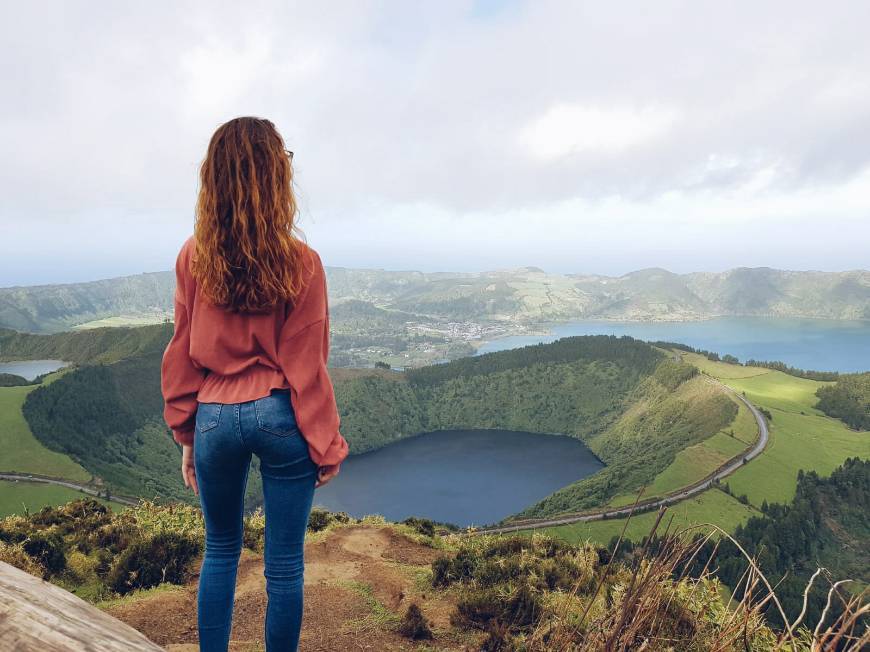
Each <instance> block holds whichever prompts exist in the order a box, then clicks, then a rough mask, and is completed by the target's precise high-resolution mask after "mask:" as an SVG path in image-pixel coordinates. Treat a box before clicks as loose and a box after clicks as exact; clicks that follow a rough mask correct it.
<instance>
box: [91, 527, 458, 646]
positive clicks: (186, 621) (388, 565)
mask: <svg viewBox="0 0 870 652" xmlns="http://www.w3.org/2000/svg"><path fill="white" fill-rule="evenodd" d="M437 555H438V553H437V551H435V550H433V549H431V548H428V547H426V546H422V545H419V544H416V543H413V542H411V541H409V540H408V539H406V538H405V537H403V536H401V535H399V534H397V533H396V532H394V531H393V530H392V529H391V528H389V527H378V526H360V525H357V526H352V527H346V528H341V529H338V530H336V531H334V532H332V533H331V534H330V535H328V536H327V537H325V538H323V539H322V540H319V541H316V542H313V543H309V544H307V545H306V548H305V615H304V622H303V627H302V641H301V643H300V650H302V651H308V652H314V651H317V652H320V651H323V652H326V651H330V652H331V651H334V650H349V651H355V650H371V651H373V652H377V651H380V650H417V649H419V647H420V646H419V645H418V644H416V643H414V642H412V641H408V640H407V639H404V638H402V637H401V636H399V635H398V634H396V633H395V632H394V631H393V629H394V628H393V627H392V625H393V624H394V623H395V622H396V619H397V616H401V615H403V614H404V612H405V610H406V609H407V607H408V605H409V604H410V603H411V602H417V603H418V604H419V605H420V607H421V609H422V610H423V612H424V614H425V615H426V616H427V617H428V618H429V619H430V620H431V621H432V622H433V624H434V627H435V633H436V641H434V645H435V647H436V649H438V650H466V649H474V648H473V647H469V646H467V645H466V644H467V643H468V642H469V641H465V640H458V639H457V638H456V637H457V634H456V632H455V631H454V630H452V629H451V628H450V625H449V615H450V612H451V611H452V609H453V605H452V603H450V602H449V601H447V600H446V599H445V598H442V597H439V596H435V595H432V594H431V592H429V591H427V587H426V583H425V581H424V579H421V578H425V571H426V569H428V568H429V565H430V564H431V562H432V560H433V559H434V558H435V557H436V556H437ZM197 583H198V577H195V578H193V579H192V580H191V582H190V583H189V584H188V585H187V586H184V587H180V588H178V589H177V590H172V591H167V592H163V593H157V594H155V595H151V596H146V597H143V598H140V599H138V600H135V601H133V602H130V603H125V604H120V605H116V606H113V607H111V608H110V609H108V610H107V611H108V612H109V613H110V614H111V615H113V616H115V617H116V618H119V619H120V620H122V621H124V622H126V623H127V624H129V625H131V626H133V627H134V628H136V629H138V630H139V631H141V632H142V633H144V634H145V635H146V636H148V637H149V638H150V639H151V640H153V641H154V642H155V643H157V644H158V645H161V646H163V647H164V648H165V649H167V650H171V651H173V652H187V651H191V652H195V651H196V650H198V646H197V644H196V641H197V635H196V590H197ZM265 612H266V581H265V578H264V577H263V559H262V556H261V555H258V554H254V553H252V552H250V551H247V550H246V551H244V552H243V554H242V558H241V560H240V563H239V574H238V580H237V583H236V602H235V611H234V614H233V632H232V637H231V645H230V650H232V651H234V652H242V651H244V652H248V651H252V650H263V649H264V645H263V619H264V616H265Z"/></svg>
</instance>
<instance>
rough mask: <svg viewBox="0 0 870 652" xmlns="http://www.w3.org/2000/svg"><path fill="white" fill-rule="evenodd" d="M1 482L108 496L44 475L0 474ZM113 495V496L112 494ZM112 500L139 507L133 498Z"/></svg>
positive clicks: (90, 488) (118, 497)
mask: <svg viewBox="0 0 870 652" xmlns="http://www.w3.org/2000/svg"><path fill="white" fill-rule="evenodd" d="M0 480H12V481H16V480H17V481H20V482H38V483H42V484H54V485H57V486H59V487H68V488H69V489H75V490H76V491H82V492H84V493H86V494H89V495H91V496H97V497H99V498H103V497H104V496H105V494H106V491H105V489H104V490H102V491H100V490H98V489H94V488H93V487H91V486H89V485H86V484H79V483H77V482H72V481H70V480H61V479H60V478H49V477H48V476H44V475H31V474H29V473H0ZM110 495H111V494H110ZM111 500H113V501H114V502H116V503H123V504H124V505H138V504H139V501H138V500H136V499H133V498H127V497H124V496H114V495H112V496H111Z"/></svg>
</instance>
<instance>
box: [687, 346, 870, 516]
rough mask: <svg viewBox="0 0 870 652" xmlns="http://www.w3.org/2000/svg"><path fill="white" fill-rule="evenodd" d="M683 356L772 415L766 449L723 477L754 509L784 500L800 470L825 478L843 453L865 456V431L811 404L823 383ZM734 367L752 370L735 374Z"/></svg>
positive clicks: (868, 442)
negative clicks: (825, 413) (763, 503)
mask: <svg viewBox="0 0 870 652" xmlns="http://www.w3.org/2000/svg"><path fill="white" fill-rule="evenodd" d="M686 358H687V359H688V360H689V361H691V362H692V363H693V364H696V365H697V366H698V367H699V368H701V369H702V370H703V371H705V372H706V373H709V374H710V375H713V376H716V377H718V378H720V379H721V380H722V382H724V383H725V384H727V385H728V386H729V387H732V388H733V389H735V390H736V391H738V392H745V393H746V397H747V398H748V399H749V400H750V401H752V402H753V403H754V404H755V405H757V406H759V407H762V408H765V409H767V410H769V411H770V412H771V414H772V415H773V420H772V421H771V423H770V443H769V444H768V446H767V449H766V450H765V451H764V453H763V454H762V455H760V456H759V457H758V458H756V459H755V460H753V461H752V462H750V463H749V464H748V465H746V466H745V467H744V468H741V469H738V470H737V471H736V472H735V473H734V474H733V475H732V476H731V477H730V478H729V479H728V484H729V486H730V487H731V490H732V492H733V493H734V494H735V495H738V496H739V495H741V494H746V496H747V497H748V498H749V500H750V502H751V503H752V504H753V505H755V506H756V507H759V506H760V505H761V503H762V502H763V501H764V500H767V501H768V502H769V503H771V502H778V503H785V502H788V501H790V500H791V499H792V497H793V496H794V492H795V483H796V481H797V473H798V471H799V470H801V469H803V470H805V471H809V470H813V471H816V472H817V473H818V474H819V475H822V476H826V475H829V474H830V473H831V471H833V470H834V469H835V468H836V467H837V466H839V465H840V464H842V463H843V461H844V460H845V459H846V458H847V457H861V458H864V459H867V458H870V433H868V432H866V431H865V432H856V431H854V430H850V429H849V428H848V427H847V426H846V425H845V424H844V423H842V422H841V421H838V420H836V419H832V418H830V417H827V416H824V414H823V413H822V412H820V411H819V410H817V409H816V408H815V405H816V403H817V401H818V399H817V397H816V390H817V389H818V388H819V387H822V386H824V385H828V384H829V383H822V382H819V381H815V380H806V379H803V378H796V377H794V376H789V375H787V374H784V373H782V372H779V371H772V370H768V369H763V370H750V369H746V368H744V367H739V366H737V367H736V366H735V365H728V364H725V363H721V362H711V361H709V360H707V359H706V358H704V357H703V356H699V355H695V354H688V355H687V356H686ZM740 371H743V372H750V371H751V372H752V373H746V374H744V375H743V376H740V375H739V372H740ZM756 371H759V373H755V372H756Z"/></svg>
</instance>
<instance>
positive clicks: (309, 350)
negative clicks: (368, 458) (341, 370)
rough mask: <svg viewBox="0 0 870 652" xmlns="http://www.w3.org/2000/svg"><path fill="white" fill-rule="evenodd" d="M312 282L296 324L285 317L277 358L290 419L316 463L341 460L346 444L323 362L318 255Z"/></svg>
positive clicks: (325, 331) (322, 279)
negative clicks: (287, 388) (300, 319)
mask: <svg viewBox="0 0 870 652" xmlns="http://www.w3.org/2000/svg"><path fill="white" fill-rule="evenodd" d="M315 269H316V271H315V275H314V277H313V279H312V286H311V287H310V288H308V290H307V291H306V293H305V295H306V296H305V297H304V298H303V303H302V304H301V305H300V306H297V308H296V309H297V310H300V314H304V315H306V319H305V320H303V322H302V323H301V324H298V325H297V324H296V322H295V320H292V319H291V320H288V321H287V322H285V325H284V328H283V329H282V332H281V337H280V340H279V342H278V358H279V362H280V365H281V369H282V371H283V372H284V376H285V377H286V378H287V382H288V383H289V384H290V399H291V401H292V404H293V411H294V412H295V414H296V423H297V424H298V426H299V430H300V431H301V432H302V435H303V437H305V440H306V442H307V443H308V448H309V451H310V453H311V459H312V460H314V462H315V463H316V464H318V465H319V466H330V465H334V464H341V462H342V461H343V460H344V458H345V457H347V454H348V445H347V441H345V439H344V437H342V435H341V433H340V432H339V426H340V424H341V418H340V416H339V414H338V408H337V406H336V403H335V392H334V390H333V387H332V380H331V379H330V377H329V372H328V370H327V367H326V364H327V361H328V359H329V307H328V304H327V299H326V276H325V274H324V273H323V267H322V265H321V263H320V259H319V257H318V258H317V260H316V266H315Z"/></svg>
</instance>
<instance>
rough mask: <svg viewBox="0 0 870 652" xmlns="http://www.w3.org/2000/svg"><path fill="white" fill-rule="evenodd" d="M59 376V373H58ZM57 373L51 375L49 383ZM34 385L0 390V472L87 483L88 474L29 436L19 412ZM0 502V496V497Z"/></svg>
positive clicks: (34, 387)
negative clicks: (0, 452)
mask: <svg viewBox="0 0 870 652" xmlns="http://www.w3.org/2000/svg"><path fill="white" fill-rule="evenodd" d="M60 373H62V372H60ZM58 376H59V374H52V375H51V376H49V378H48V379H46V381H45V382H51V381H52V380H53V379H54V378H56V377H58ZM37 387H38V385H24V386H22V387H0V451H2V457H0V471H15V472H18V473H39V474H41V475H49V476H54V477H58V478H66V479H68V480H73V481H76V482H88V481H89V480H90V479H91V474H90V473H88V472H87V471H86V470H85V469H84V468H82V467H81V466H80V465H79V464H77V463H76V462H74V461H73V460H72V459H70V458H69V457H68V456H67V455H64V454H63V453H57V452H55V451H52V450H49V449H48V448H46V447H45V446H43V445H42V443H41V442H40V441H39V440H37V439H36V437H34V436H33V433H32V432H30V427H29V426H28V425H27V421H25V419H24V415H23V414H22V413H21V406H22V405H24V399H25V398H27V395H28V394H29V393H30V392H32V391H33V390H34V389H36V388H37ZM0 500H2V497H0Z"/></svg>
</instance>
